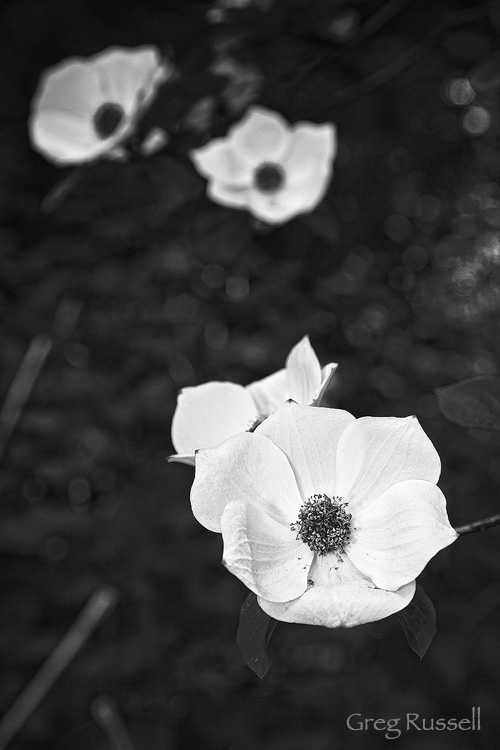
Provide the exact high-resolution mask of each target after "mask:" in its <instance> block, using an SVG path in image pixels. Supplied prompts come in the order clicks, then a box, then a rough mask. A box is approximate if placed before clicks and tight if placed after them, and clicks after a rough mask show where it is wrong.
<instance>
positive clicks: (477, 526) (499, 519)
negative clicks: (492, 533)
mask: <svg viewBox="0 0 500 750" xmlns="http://www.w3.org/2000/svg"><path fill="white" fill-rule="evenodd" d="M492 526H500V513H497V514H496V515H494V516H488V518H481V520H479V521H472V522H471V523H466V524H464V525H463V526H455V531H456V532H457V533H458V534H472V533H473V532H474V531H484V529H490V528H491V527H492Z"/></svg>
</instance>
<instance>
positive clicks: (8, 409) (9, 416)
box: [0, 333, 52, 458]
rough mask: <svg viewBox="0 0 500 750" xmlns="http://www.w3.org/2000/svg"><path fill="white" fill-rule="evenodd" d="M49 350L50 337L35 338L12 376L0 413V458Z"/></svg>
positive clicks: (50, 346)
mask: <svg viewBox="0 0 500 750" xmlns="http://www.w3.org/2000/svg"><path fill="white" fill-rule="evenodd" d="M51 349H52V339H51V337H50V336H48V335H47V334H44V333H42V334H40V335H39V336H35V338H34V339H32V341H31V343H30V345H29V347H28V349H27V351H26V354H25V355H24V358H23V361H22V362H21V364H20V366H19V369H18V371H17V372H16V374H15V376H14V380H13V381H12V384H11V386H10V388H9V390H8V391H7V395H6V397H5V401H4V403H3V406H2V409H1V411H0V458H1V457H2V456H3V453H4V451H5V448H6V447H7V443H8V442H9V439H10V436H11V435H12V433H13V431H14V429H15V426H16V424H17V422H18V420H19V417H20V416H21V414H22V412H23V409H24V405H25V404H26V401H27V400H28V398H29V395H30V393H31V391H32V389H33V386H34V385H35V382H36V380H37V378H38V376H39V374H40V371H41V369H42V367H43V364H44V362H45V360H46V359H47V357H48V355H49V352H50V350H51Z"/></svg>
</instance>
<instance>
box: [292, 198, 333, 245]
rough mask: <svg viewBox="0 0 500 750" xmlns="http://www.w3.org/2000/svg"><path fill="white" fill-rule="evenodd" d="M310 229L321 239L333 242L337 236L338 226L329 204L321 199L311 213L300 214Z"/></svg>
mask: <svg viewBox="0 0 500 750" xmlns="http://www.w3.org/2000/svg"><path fill="white" fill-rule="evenodd" d="M301 219H302V221H303V223H304V224H305V225H306V226H307V227H308V228H309V229H310V231H311V232H312V233H313V234H315V235H316V236H317V237H320V238H321V239H322V240H326V241H327V242H329V243H331V244H335V243H336V242H337V241H338V238H339V226H338V222H337V219H336V218H335V214H334V213H333V211H332V209H331V208H330V206H329V205H328V204H327V203H326V202H325V201H323V202H322V203H320V204H319V206H317V207H316V208H315V210H314V211H313V212H312V213H309V214H303V215H302V216H301Z"/></svg>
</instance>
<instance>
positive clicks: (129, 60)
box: [89, 46, 160, 117]
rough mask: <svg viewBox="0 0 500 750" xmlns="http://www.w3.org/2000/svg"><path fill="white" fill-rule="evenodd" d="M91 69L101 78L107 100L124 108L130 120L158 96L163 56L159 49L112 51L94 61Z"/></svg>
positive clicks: (145, 47) (91, 59) (137, 48)
mask: <svg viewBox="0 0 500 750" xmlns="http://www.w3.org/2000/svg"><path fill="white" fill-rule="evenodd" d="M89 65H91V66H92V70H93V71H95V73H96V74H97V76H98V78H99V82H100V86H101V91H102V96H103V97H104V100H105V101H108V102H112V103H114V104H120V105H121V106H122V107H123V108H124V110H125V113H126V115H127V116H129V117H130V116H132V115H133V114H134V113H135V111H136V110H137V108H138V107H139V106H140V105H143V104H144V103H145V101H148V100H149V99H150V98H151V96H152V94H153V93H154V89H155V84H156V74H157V72H158V71H159V69H160V56H159V53H158V50H157V49H156V48H155V47H149V46H143V47H136V48H134V49H127V48H124V47H110V48H109V49H107V50H105V51H104V52H101V53H100V54H98V55H94V57H92V58H90V60H89Z"/></svg>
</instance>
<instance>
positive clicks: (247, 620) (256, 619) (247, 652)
mask: <svg viewBox="0 0 500 750" xmlns="http://www.w3.org/2000/svg"><path fill="white" fill-rule="evenodd" d="M275 627H276V620H273V618H272V617H269V615H266V613H265V612H264V611H263V610H262V609H261V608H260V607H259V605H258V603H257V597H256V596H255V594H249V595H248V596H247V598H246V599H245V601H244V602H243V605H242V607H241V612H240V624H239V626H238V632H237V634H236V642H237V644H238V646H239V647H240V651H241V653H242V654H243V659H244V660H245V664H246V665H247V666H248V667H250V669H251V670H253V671H254V672H255V674H256V675H257V676H258V677H260V679H261V680H262V678H263V677H265V675H266V674H267V672H268V670H269V667H270V666H271V660H270V658H269V656H268V654H267V646H268V644H269V641H270V639H271V636H272V634H273V630H274V628H275Z"/></svg>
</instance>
